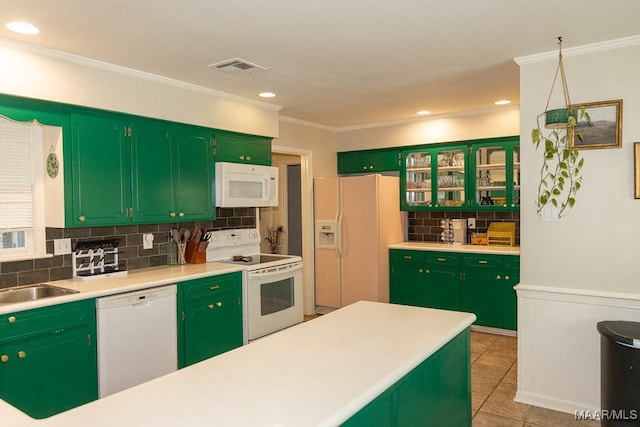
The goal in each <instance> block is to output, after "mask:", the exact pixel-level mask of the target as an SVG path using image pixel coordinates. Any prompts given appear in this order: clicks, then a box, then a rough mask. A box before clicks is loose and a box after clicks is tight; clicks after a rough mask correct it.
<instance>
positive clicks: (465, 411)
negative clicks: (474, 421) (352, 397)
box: [342, 329, 471, 427]
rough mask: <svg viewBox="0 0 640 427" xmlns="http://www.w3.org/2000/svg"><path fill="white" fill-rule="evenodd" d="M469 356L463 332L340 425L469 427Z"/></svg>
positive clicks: (469, 351)
mask: <svg viewBox="0 0 640 427" xmlns="http://www.w3.org/2000/svg"><path fill="white" fill-rule="evenodd" d="M470 354H471V340H470V332H469V329H466V330H465V331H463V332H461V333H460V334H458V335H457V336H456V337H455V338H453V339H452V340H451V341H450V342H448V343H447V344H445V345H444V346H443V347H442V348H441V349H439V350H438V351H436V352H435V353H434V354H432V355H431V356H429V358H428V359H426V360H425V361H423V362H422V363H420V364H419V365H418V366H417V367H416V368H414V369H413V370H411V371H410V372H409V373H408V374H406V375H405V376H404V377H402V378H401V379H400V380H399V381H398V382H397V383H395V384H394V385H392V386H391V387H390V388H388V389H387V390H385V391H383V392H382V393H381V394H380V395H379V396H377V397H376V398H375V399H374V400H373V401H371V402H370V403H368V404H367V405H366V406H365V407H364V408H362V409H361V410H359V411H358V412H356V413H355V414H354V415H353V416H351V417H350V418H349V419H348V420H347V421H346V422H344V423H343V424H342V426H346V427H359V426H363V427H364V426H456V427H458V426H471V358H470Z"/></svg>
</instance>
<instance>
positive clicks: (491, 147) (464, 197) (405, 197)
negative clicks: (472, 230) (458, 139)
mask: <svg viewBox="0 0 640 427" xmlns="http://www.w3.org/2000/svg"><path fill="white" fill-rule="evenodd" d="M400 177H401V179H400V191H401V194H402V196H401V209H402V210H405V211H417V210H485V209H486V210H516V209H519V207H520V151H519V141H518V137H517V136H515V137H508V138H492V139H486V140H478V141H465V143H462V144H461V143H453V144H437V145H433V146H431V147H428V146H420V147H411V148H410V149H406V150H404V151H403V153H402V165H401V172H400Z"/></svg>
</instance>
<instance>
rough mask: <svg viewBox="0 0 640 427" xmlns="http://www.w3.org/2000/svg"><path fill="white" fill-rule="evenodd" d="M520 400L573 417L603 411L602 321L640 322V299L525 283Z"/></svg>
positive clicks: (520, 334) (520, 324)
mask: <svg viewBox="0 0 640 427" xmlns="http://www.w3.org/2000/svg"><path fill="white" fill-rule="evenodd" d="M516 290H517V294H518V391H517V393H516V398H515V400H516V401H518V402H521V403H527V404H531V405H535V406H542V407H545V408H549V409H553V410H556V411H563V412H568V413H574V412H575V411H580V410H598V409H600V334H599V333H598V331H597V330H596V324H597V323H598V322H600V321H602V320H630V321H640V295H627V294H618V293H609V292H591V291H584V290H578V289H564V288H551V287H541V286H531V285H524V284H520V285H518V286H517V287H516Z"/></svg>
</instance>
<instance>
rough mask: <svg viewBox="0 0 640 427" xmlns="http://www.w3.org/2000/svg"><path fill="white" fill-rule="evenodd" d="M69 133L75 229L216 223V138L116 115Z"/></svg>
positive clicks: (76, 118)
mask: <svg viewBox="0 0 640 427" xmlns="http://www.w3.org/2000/svg"><path fill="white" fill-rule="evenodd" d="M71 130H72V138H71V153H70V156H71V164H72V167H73V171H72V189H71V191H70V192H69V194H71V195H72V196H71V197H70V199H71V203H72V207H71V212H72V213H71V215H70V218H69V217H68V218H67V224H69V225H70V226H80V227H86V226H100V225H124V224H152V223H163V222H164V223H166V222H179V221H201V220H202V221H204V220H212V219H215V207H214V205H215V203H214V198H213V192H212V186H213V169H212V168H213V152H212V150H213V148H212V131H209V130H207V129H202V128H198V127H195V126H187V125H178V124H173V123H169V122H164V121H161V120H152V119H144V118H140V117H132V116H126V115H120V114H115V113H84V114H72V115H71ZM67 203H69V200H67Z"/></svg>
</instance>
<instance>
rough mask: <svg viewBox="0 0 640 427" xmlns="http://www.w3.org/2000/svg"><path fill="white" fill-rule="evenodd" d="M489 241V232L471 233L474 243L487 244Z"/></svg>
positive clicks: (472, 242)
mask: <svg viewBox="0 0 640 427" xmlns="http://www.w3.org/2000/svg"><path fill="white" fill-rule="evenodd" d="M487 241H488V240H487V233H471V244H472V245H486V244H487Z"/></svg>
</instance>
